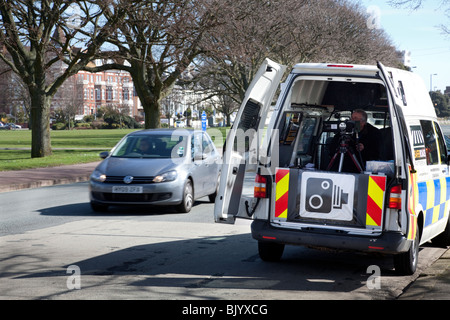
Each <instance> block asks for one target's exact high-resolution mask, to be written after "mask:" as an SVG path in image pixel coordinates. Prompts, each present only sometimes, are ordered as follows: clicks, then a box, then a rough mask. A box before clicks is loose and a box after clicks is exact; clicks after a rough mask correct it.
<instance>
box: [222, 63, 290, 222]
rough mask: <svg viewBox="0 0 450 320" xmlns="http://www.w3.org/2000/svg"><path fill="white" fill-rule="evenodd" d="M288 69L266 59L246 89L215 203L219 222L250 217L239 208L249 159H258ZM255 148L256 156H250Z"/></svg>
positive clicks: (229, 137)
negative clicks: (260, 146)
mask: <svg viewBox="0 0 450 320" xmlns="http://www.w3.org/2000/svg"><path fill="white" fill-rule="evenodd" d="M285 70H286V67H285V66H282V65H279V64H277V63H275V62H273V61H271V60H269V59H266V60H265V61H264V63H263V64H262V65H261V67H260V68H259V70H258V71H257V73H256V75H255V77H254V79H253V80H252V82H251V84H250V86H249V87H248V89H247V92H246V95H245V98H244V100H243V102H242V104H241V107H240V109H239V111H238V114H237V116H236V119H235V121H234V124H233V127H232V129H231V130H230V132H229V134H228V137H227V140H226V142H225V145H224V155H223V164H222V171H221V178H220V185H219V191H218V195H217V197H216V201H215V206H214V218H215V221H216V222H223V223H231V224H232V223H234V220H235V217H236V216H240V217H243V218H249V216H248V214H247V213H245V212H240V211H242V210H240V209H239V208H242V205H241V195H242V191H243V187H244V178H245V173H246V167H247V166H248V164H249V163H248V162H249V161H250V162H252V165H253V164H255V163H253V162H255V161H257V159H258V149H259V147H258V142H259V141H258V140H259V138H260V137H261V132H262V130H263V128H264V124H265V120H266V118H267V115H268V112H269V108H270V106H271V103H272V99H273V97H274V95H275V92H276V90H277V88H278V85H279V84H280V81H281V78H282V77H283V74H284V72H285ZM254 151H256V157H252V156H251V153H252V152H254ZM244 211H245V210H244Z"/></svg>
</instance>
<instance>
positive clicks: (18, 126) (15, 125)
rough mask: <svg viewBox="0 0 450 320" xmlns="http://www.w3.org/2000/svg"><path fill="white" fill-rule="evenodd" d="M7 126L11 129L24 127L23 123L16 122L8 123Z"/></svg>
mask: <svg viewBox="0 0 450 320" xmlns="http://www.w3.org/2000/svg"><path fill="white" fill-rule="evenodd" d="M6 126H7V127H9V128H10V129H22V126H21V125H18V124H15V123H7V124H6Z"/></svg>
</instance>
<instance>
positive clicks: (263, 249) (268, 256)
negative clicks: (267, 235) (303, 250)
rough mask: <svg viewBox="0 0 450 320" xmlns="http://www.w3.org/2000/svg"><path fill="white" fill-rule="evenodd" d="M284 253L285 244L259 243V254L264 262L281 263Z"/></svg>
mask: <svg viewBox="0 0 450 320" xmlns="http://www.w3.org/2000/svg"><path fill="white" fill-rule="evenodd" d="M283 251H284V244H280V243H272V242H263V241H258V253H259V257H260V258H261V260H263V261H269V262H276V261H280V259H281V256H282V255H283Z"/></svg>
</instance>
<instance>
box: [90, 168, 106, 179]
mask: <svg viewBox="0 0 450 320" xmlns="http://www.w3.org/2000/svg"><path fill="white" fill-rule="evenodd" d="M91 179H92V180H94V181H97V182H104V181H105V180H106V174H104V173H102V172H101V171H98V170H94V172H92V174H91Z"/></svg>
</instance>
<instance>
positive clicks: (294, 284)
mask: <svg viewBox="0 0 450 320" xmlns="http://www.w3.org/2000/svg"><path fill="white" fill-rule="evenodd" d="M69 265H76V266H78V267H79V268H80V270H81V275H82V277H84V276H94V277H99V278H98V279H99V280H98V281H99V282H100V283H101V285H105V283H104V281H106V279H109V278H108V276H114V278H115V279H119V278H120V277H121V276H135V277H136V278H135V280H133V279H131V280H130V282H128V283H127V287H128V289H127V290H129V287H130V286H134V287H136V290H144V291H145V290H150V289H151V288H152V287H165V288H169V287H170V288H178V289H181V290H186V292H185V293H184V294H186V295H187V298H189V294H192V297H195V298H199V295H202V294H203V293H202V292H199V291H196V292H195V293H193V292H191V293H189V289H202V288H203V289H205V292H204V296H202V297H201V298H204V299H212V298H217V297H212V296H207V292H210V291H208V290H206V289H236V290H245V289H248V290H287V291H306V292H308V291H330V292H351V291H353V290H356V289H358V288H361V287H363V286H365V283H366V281H367V279H368V277H369V276H370V275H371V274H368V273H367V267H368V266H370V265H378V266H380V268H381V272H382V274H383V275H384V276H389V275H392V274H393V273H392V272H393V271H392V265H391V259H387V258H383V257H377V256H371V255H363V254H355V253H342V252H340V253H338V252H329V251H321V250H315V249H308V248H302V247H286V250H285V254H284V256H283V259H282V261H280V262H276V263H269V262H263V261H262V260H261V259H260V258H259V256H258V254H257V243H256V241H254V240H253V239H252V238H251V235H250V234H239V235H228V236H217V237H203V238H195V239H184V240H175V241H165V242H160V243H151V244H145V245H136V246H131V247H129V248H126V249H122V250H117V251H114V252H111V253H107V254H103V255H99V256H96V257H93V258H90V259H86V260H80V261H72V262H71V263H70V264H68V265H66V266H63V268H64V270H65V269H66V268H67V267H68V266H69ZM56 276H66V274H65V273H62V272H61V271H59V272H56V271H51V272H37V273H29V274H28V275H25V276H19V278H35V277H56ZM105 276H106V277H107V278H105ZM108 281H109V280H108ZM127 281H128V280H127ZM99 285H100V284H99ZM249 298H250V297H249ZM279 298H280V299H283V296H280V297H279ZM305 298H307V297H305V296H303V297H302V299H305Z"/></svg>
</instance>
